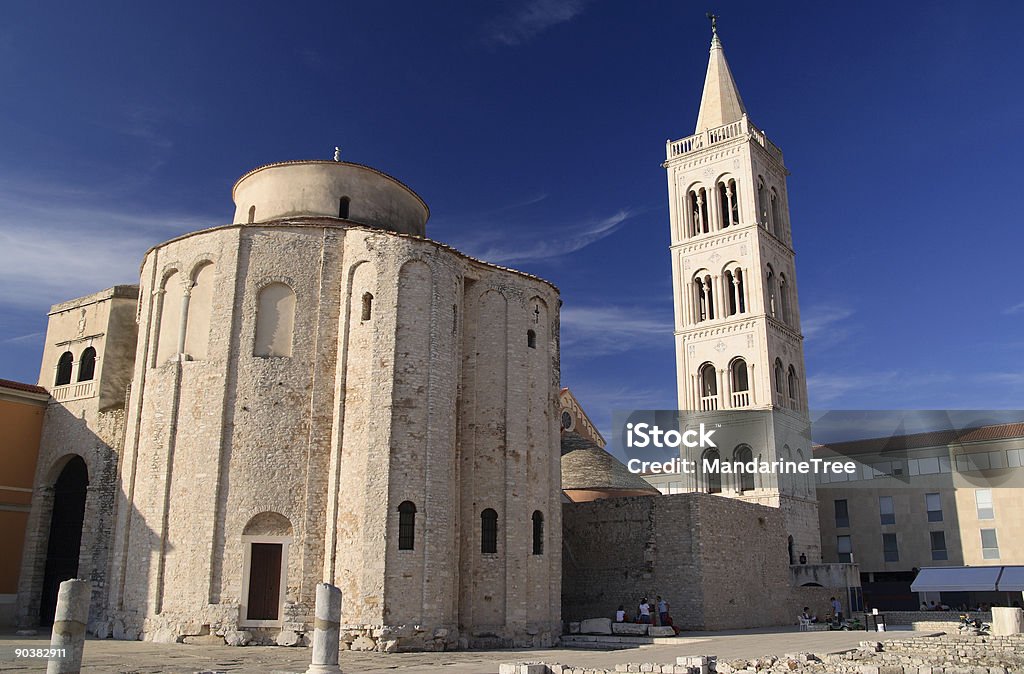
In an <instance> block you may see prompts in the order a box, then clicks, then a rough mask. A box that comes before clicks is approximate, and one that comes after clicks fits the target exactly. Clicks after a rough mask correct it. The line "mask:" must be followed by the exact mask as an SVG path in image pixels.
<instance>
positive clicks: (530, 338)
mask: <svg viewBox="0 0 1024 674" xmlns="http://www.w3.org/2000/svg"><path fill="white" fill-rule="evenodd" d="M526 346H528V347H530V348H531V349H536V348H537V333H536V332H534V331H533V330H527V331H526Z"/></svg>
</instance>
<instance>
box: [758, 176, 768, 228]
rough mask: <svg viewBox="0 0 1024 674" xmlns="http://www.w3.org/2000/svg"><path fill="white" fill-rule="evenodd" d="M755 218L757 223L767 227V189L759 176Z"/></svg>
mask: <svg viewBox="0 0 1024 674" xmlns="http://www.w3.org/2000/svg"><path fill="white" fill-rule="evenodd" d="M757 220H758V224H760V225H761V226H762V227H764V228H765V229H768V190H767V188H766V187H765V185H764V178H762V177H761V176H757Z"/></svg>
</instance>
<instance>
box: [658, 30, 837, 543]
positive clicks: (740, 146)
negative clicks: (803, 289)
mask: <svg viewBox="0 0 1024 674" xmlns="http://www.w3.org/2000/svg"><path fill="white" fill-rule="evenodd" d="M712 31H713V32H712V39H711V55H710V59H709V61H708V69H707V76H706V78H705V81H704V93H703V96H702V99H701V105H700V111H699V113H698V115H697V127H696V130H695V133H694V134H693V135H691V136H688V137H686V138H683V139H681V140H675V141H669V142H668V143H667V147H666V150H667V159H666V161H665V164H664V167H665V169H666V170H667V173H668V193H669V213H670V219H671V228H672V245H671V252H672V279H673V284H672V285H673V296H674V300H675V341H676V376H677V386H678V398H679V408H680V409H681V410H693V411H695V412H696V413H698V415H701V414H702V413H708V416H714V417H715V419H716V420H718V421H721V420H722V419H726V418H728V419H735V420H737V421H736V423H738V424H740V425H743V424H746V426H747V427H749V429H748V430H752V429H755V428H756V429H760V430H756V431H754V430H752V432H753V435H754V439H752V440H749V441H743V440H737V442H738V444H737V445H736V446H735V447H733V446H731V445H730V446H722V445H720V447H719V448H718V450H717V451H718V453H719V457H720V458H721V460H723V461H734V460H746V461H749V458H748V456H751V455H752V458H760V459H761V460H764V461H774V460H777V459H782V460H793V461H800V460H801V459H810V458H811V454H810V452H811V446H810V440H809V438H808V416H807V386H806V370H805V368H804V355H803V346H802V342H803V336H802V335H801V333H800V312H799V305H798V302H797V290H796V273H795V267H794V251H793V246H792V237H791V234H790V223H789V207H788V201H787V195H786V176H787V175H788V171H787V170H786V167H785V165H784V164H783V159H782V151H781V150H780V149H779V148H778V147H776V146H775V144H774V143H772V142H771V141H770V140H768V138H767V136H766V135H765V133H764V132H763V131H761V130H760V129H758V128H757V127H756V126H754V124H753V123H752V122H751V121H750V119H749V117H748V116H747V111H746V108H745V107H744V105H743V101H742V99H741V98H740V95H739V91H738V90H737V88H736V83H735V81H734V80H733V77H732V73H731V72H730V70H729V65H728V63H727V62H726V60H725V52H724V50H723V48H722V42H721V40H720V39H719V37H718V33H717V29H716V27H715V25H714V19H712ZM734 410H735V411H737V412H739V411H741V410H742V411H747V410H760V411H762V412H761V413H760V414H753V413H749V412H748V413H745V414H732V411H734ZM752 417H758V419H759V420H758V421H756V422H754V421H750V419H751V418H752ZM744 419H746V420H747V421H742V420H744ZM730 423H732V422H730ZM688 451H689V452H690V453H691V454H692V453H693V452H694V451H696V454H695V455H691V454H685V453H684V457H683V458H688V459H692V460H697V461H698V462H700V459H701V458H702V457H701V455H700V453H699V452H700V450H688ZM748 452H749V455H748V454H747V453H748ZM687 489H688V490H691V491H705V492H712V493H721V494H722V495H724V496H730V497H733V498H741V499H743V500H747V501H753V502H757V503H762V504H764V505H770V506H774V507H780V508H782V509H783V510H784V511H786V520H787V529H788V530H789V535H790V536H791V540H790V550H791V556H792V557H793V558H794V559H795V558H796V557H798V556H799V555H800V554H801V553H803V554H805V555H806V556H807V558H808V560H809V561H811V562H814V561H818V560H819V559H820V537H819V533H818V517H817V501H816V498H815V490H814V476H813V475H800V476H782V477H779V478H778V479H775V480H771V479H766V478H764V477H762V476H760V475H757V476H750V475H748V476H743V477H741V476H737V475H717V476H716V475H703V474H699V475H695V476H691V477H690V478H689V481H688V484H687Z"/></svg>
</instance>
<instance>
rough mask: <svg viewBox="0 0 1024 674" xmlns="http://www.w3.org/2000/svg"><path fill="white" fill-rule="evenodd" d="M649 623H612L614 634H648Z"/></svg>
mask: <svg viewBox="0 0 1024 674" xmlns="http://www.w3.org/2000/svg"><path fill="white" fill-rule="evenodd" d="M647 627H648V626H647V625H639V624H637V623H612V634H624V635H629V636H643V635H645V634H647Z"/></svg>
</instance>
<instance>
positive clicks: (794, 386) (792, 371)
mask: <svg viewBox="0 0 1024 674" xmlns="http://www.w3.org/2000/svg"><path fill="white" fill-rule="evenodd" d="M798 388H799V386H798V383H797V378H796V368H795V367H793V366H792V365H790V366H789V404H790V406H791V407H792V408H793V409H796V403H797V400H798V399H799V396H798V395H797V390H798Z"/></svg>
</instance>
